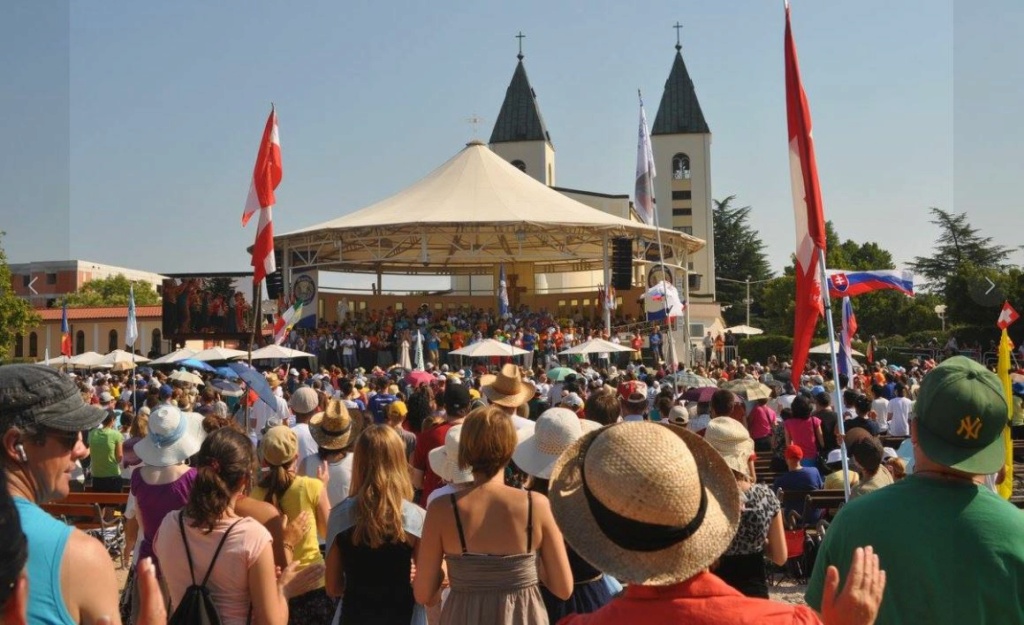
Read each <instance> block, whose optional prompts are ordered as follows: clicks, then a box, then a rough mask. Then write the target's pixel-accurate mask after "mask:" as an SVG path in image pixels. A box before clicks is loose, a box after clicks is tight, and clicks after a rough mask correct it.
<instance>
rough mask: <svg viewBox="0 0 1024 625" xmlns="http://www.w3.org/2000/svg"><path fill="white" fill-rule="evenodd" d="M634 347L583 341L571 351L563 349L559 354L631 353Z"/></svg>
mask: <svg viewBox="0 0 1024 625" xmlns="http://www.w3.org/2000/svg"><path fill="white" fill-rule="evenodd" d="M631 351H633V348H632V347H628V346H626V345H619V344H618V343H612V342H611V341H606V340H604V339H599V338H593V339H590V340H587V341H583V342H582V343H580V344H579V345H576V346H575V347H570V348H569V349H563V350H562V351H560V352H558V354H559V355H563V354H601V353H608V352H631Z"/></svg>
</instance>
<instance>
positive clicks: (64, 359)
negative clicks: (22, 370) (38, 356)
mask: <svg viewBox="0 0 1024 625" xmlns="http://www.w3.org/2000/svg"><path fill="white" fill-rule="evenodd" d="M70 362H71V357H70V356H64V355H63V354H62V355H60V356H54V357H53V358H50V359H49V360H40V361H39V362H37V363H36V364H37V365H47V366H49V367H64V366H67V365H68V364H69V363H70Z"/></svg>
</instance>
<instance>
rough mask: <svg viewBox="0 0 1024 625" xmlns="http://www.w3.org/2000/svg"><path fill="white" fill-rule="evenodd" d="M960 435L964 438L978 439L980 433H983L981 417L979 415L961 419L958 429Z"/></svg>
mask: <svg viewBox="0 0 1024 625" xmlns="http://www.w3.org/2000/svg"><path fill="white" fill-rule="evenodd" d="M956 433H957V435H958V436H961V437H963V439H964V440H968V439H972V438H973V439H975V440H977V438H978V434H980V433H981V419H979V418H978V417H964V418H963V419H960V428H959V429H957V431H956Z"/></svg>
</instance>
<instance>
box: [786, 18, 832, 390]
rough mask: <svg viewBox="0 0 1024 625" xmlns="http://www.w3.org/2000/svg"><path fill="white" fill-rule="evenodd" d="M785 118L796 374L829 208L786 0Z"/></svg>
mask: <svg viewBox="0 0 1024 625" xmlns="http://www.w3.org/2000/svg"><path fill="white" fill-rule="evenodd" d="M785 45H786V117H787V121H788V126H789V170H790V178H791V179H792V184H793V208H794V210H795V212H796V319H795V322H794V327H793V379H794V380H796V379H798V378H799V376H800V374H801V373H803V370H804V363H805V362H806V361H807V352H808V350H810V348H811V341H812V340H813V339H814V329H815V327H817V325H818V317H820V316H822V315H823V314H824V306H823V303H822V292H821V273H820V267H818V255H819V252H824V250H825V211H824V209H823V207H822V205H821V190H820V189H819V187H818V166H817V163H816V161H815V159H814V140H813V139H812V138H811V110H810V107H809V106H808V104H807V95H806V94H805V93H804V88H803V84H802V83H801V82H800V65H799V63H798V62H797V58H796V44H795V43H794V42H793V31H792V28H791V27H790V22H789V3H786V44H785Z"/></svg>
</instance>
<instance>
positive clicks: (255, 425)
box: [249, 373, 291, 441]
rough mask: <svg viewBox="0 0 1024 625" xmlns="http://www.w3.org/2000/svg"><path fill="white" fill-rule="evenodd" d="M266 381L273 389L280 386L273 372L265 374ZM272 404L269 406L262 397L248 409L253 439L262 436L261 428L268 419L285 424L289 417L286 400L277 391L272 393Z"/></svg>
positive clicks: (265, 424)
mask: <svg viewBox="0 0 1024 625" xmlns="http://www.w3.org/2000/svg"><path fill="white" fill-rule="evenodd" d="M267 382H268V383H269V384H270V388H272V389H274V391H277V390H278V389H279V388H280V386H281V379H280V378H278V377H277V374H275V373H271V374H270V375H268V376H267ZM274 404H275V405H274V406H270V405H268V404H267V403H266V402H265V401H263V400H262V399H258V400H256V403H255V404H253V405H252V408H250V409H249V428H250V436H251V437H252V438H253V440H254V441H258V440H259V439H261V438H263V428H265V427H266V426H267V421H268V420H270V419H275V420H276V421H277V423H278V424H287V423H288V421H289V419H290V418H291V411H290V410H289V409H288V402H286V401H285V400H284V397H282V396H281V395H280V394H279V393H277V392H275V393H274Z"/></svg>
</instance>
